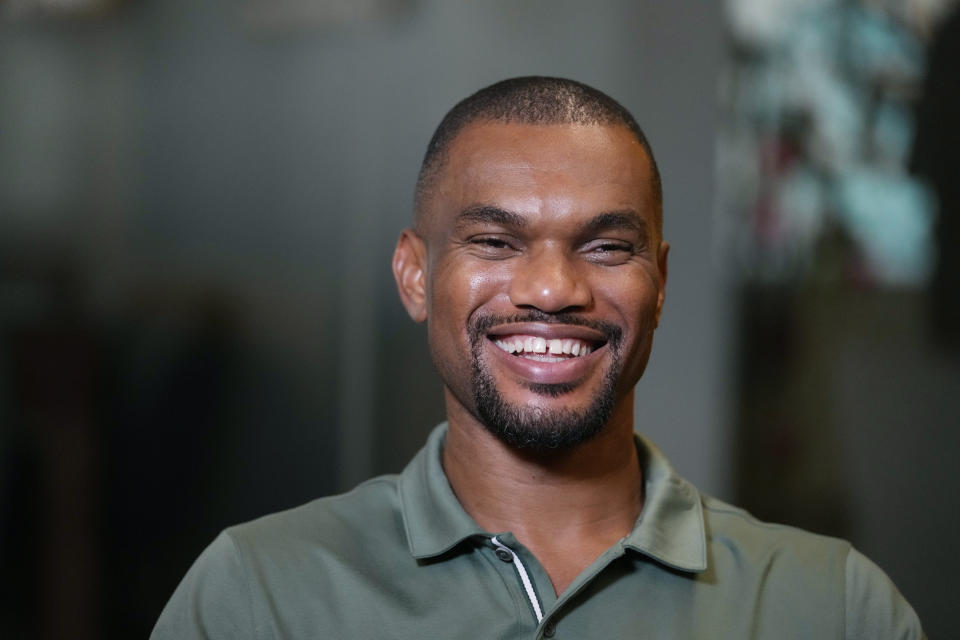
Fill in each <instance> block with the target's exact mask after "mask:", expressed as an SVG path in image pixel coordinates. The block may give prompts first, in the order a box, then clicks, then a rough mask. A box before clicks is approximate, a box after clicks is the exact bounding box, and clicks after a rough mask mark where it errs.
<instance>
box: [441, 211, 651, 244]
mask: <svg viewBox="0 0 960 640" xmlns="http://www.w3.org/2000/svg"><path fill="white" fill-rule="evenodd" d="M484 223H485V224H498V225H501V226H504V227H513V228H516V229H520V228H523V227H525V226H527V220H526V218H524V217H523V216H521V215H520V214H518V213H514V212H513V211H507V210H506V209H501V208H500V207H496V206H493V205H487V204H478V205H472V206H469V207H467V208H466V209H464V210H463V211H461V212H460V214H459V215H458V216H457V220H456V224H457V226H460V225H466V224H484ZM615 229H619V230H623V231H630V232H634V233H639V234H640V235H642V236H643V237H644V238H646V236H647V234H648V230H647V223H646V221H645V220H644V219H643V218H642V217H641V216H640V214H638V213H637V212H636V211H634V210H632V209H624V210H622V211H606V212H604V213H600V214H597V215H596V216H594V217H593V218H591V219H590V220H589V221H588V222H587V223H586V224H585V225H584V226H583V234H584V235H592V234H596V233H600V232H602V231H611V230H615Z"/></svg>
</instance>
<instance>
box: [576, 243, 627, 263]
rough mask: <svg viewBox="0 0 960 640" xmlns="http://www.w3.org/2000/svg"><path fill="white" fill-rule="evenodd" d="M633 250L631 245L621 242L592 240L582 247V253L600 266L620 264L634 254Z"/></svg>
mask: <svg viewBox="0 0 960 640" xmlns="http://www.w3.org/2000/svg"><path fill="white" fill-rule="evenodd" d="M633 249H634V248H633V245H632V244H631V243H629V242H625V241H622V240H594V241H593V242H589V243H587V244H586V245H585V246H584V248H583V253H584V255H585V256H586V257H587V259H589V260H592V261H594V262H598V263H600V264H620V263H622V262H626V261H627V260H628V259H629V258H630V257H631V256H632V255H633V254H634V250H633Z"/></svg>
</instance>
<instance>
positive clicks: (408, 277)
mask: <svg viewBox="0 0 960 640" xmlns="http://www.w3.org/2000/svg"><path fill="white" fill-rule="evenodd" d="M426 257H427V252H426V246H425V245H424V243H423V240H422V239H421V238H420V236H418V235H417V234H416V233H415V232H414V231H413V230H412V229H404V230H403V232H401V233H400V238H398V239H397V248H396V249H395V250H394V252H393V277H394V279H396V281H397V291H398V292H399V293H400V300H401V302H403V306H404V307H405V308H406V309H407V313H409V314H410V317H411V318H413V320H414V321H415V322H423V321H424V320H426V319H427V276H426Z"/></svg>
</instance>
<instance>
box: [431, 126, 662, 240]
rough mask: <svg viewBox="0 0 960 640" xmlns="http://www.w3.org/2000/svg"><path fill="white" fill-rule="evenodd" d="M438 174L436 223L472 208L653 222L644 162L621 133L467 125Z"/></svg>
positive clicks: (646, 160)
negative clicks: (629, 213) (621, 213)
mask: <svg viewBox="0 0 960 640" xmlns="http://www.w3.org/2000/svg"><path fill="white" fill-rule="evenodd" d="M440 173H441V174H440V176H438V177H439V179H438V181H437V184H436V191H435V194H434V198H433V202H432V206H431V207H430V209H431V211H432V214H433V215H432V216H431V217H433V218H434V219H435V220H437V221H438V222H443V221H449V220H451V219H452V218H453V217H455V216H456V215H457V214H458V213H459V212H460V211H462V210H463V208H465V207H469V206H473V205H477V204H485V205H496V206H499V207H502V208H505V209H508V210H511V211H516V212H518V213H521V214H529V215H537V216H540V217H549V216H551V215H563V214H570V213H582V214H592V213H596V212H600V211H613V210H625V209H629V210H635V211H637V212H638V213H640V214H641V215H642V216H643V217H646V218H648V219H647V222H648V223H652V222H653V215H654V212H653V207H654V203H653V197H652V184H651V169H650V162H649V158H648V157H647V154H646V153H645V151H644V149H643V147H642V145H641V144H640V143H639V141H637V139H636V138H635V137H634V136H633V134H632V133H631V132H630V131H629V130H628V129H627V128H625V127H621V126H606V125H577V124H570V125H568V124H561V125H530V124H516V123H492V122H479V123H473V124H471V125H468V126H467V127H465V128H464V129H463V130H462V131H461V132H460V133H459V134H458V135H457V137H456V138H455V139H454V140H453V141H452V142H451V143H450V146H449V148H448V151H447V154H446V158H445V162H444V167H443V168H442V169H441V172H440ZM441 226H444V227H445V226H446V225H444V224H441Z"/></svg>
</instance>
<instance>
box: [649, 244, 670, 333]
mask: <svg viewBox="0 0 960 640" xmlns="http://www.w3.org/2000/svg"><path fill="white" fill-rule="evenodd" d="M668 253H670V243H669V242H661V243H660V248H659V249H658V250H657V269H658V270H659V271H660V291H659V292H658V293H657V316H656V318H655V319H654V325H653V326H654V327H657V326H659V325H660V312H661V311H662V310H663V298H664V296H665V294H666V289H667V254H668Z"/></svg>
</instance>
